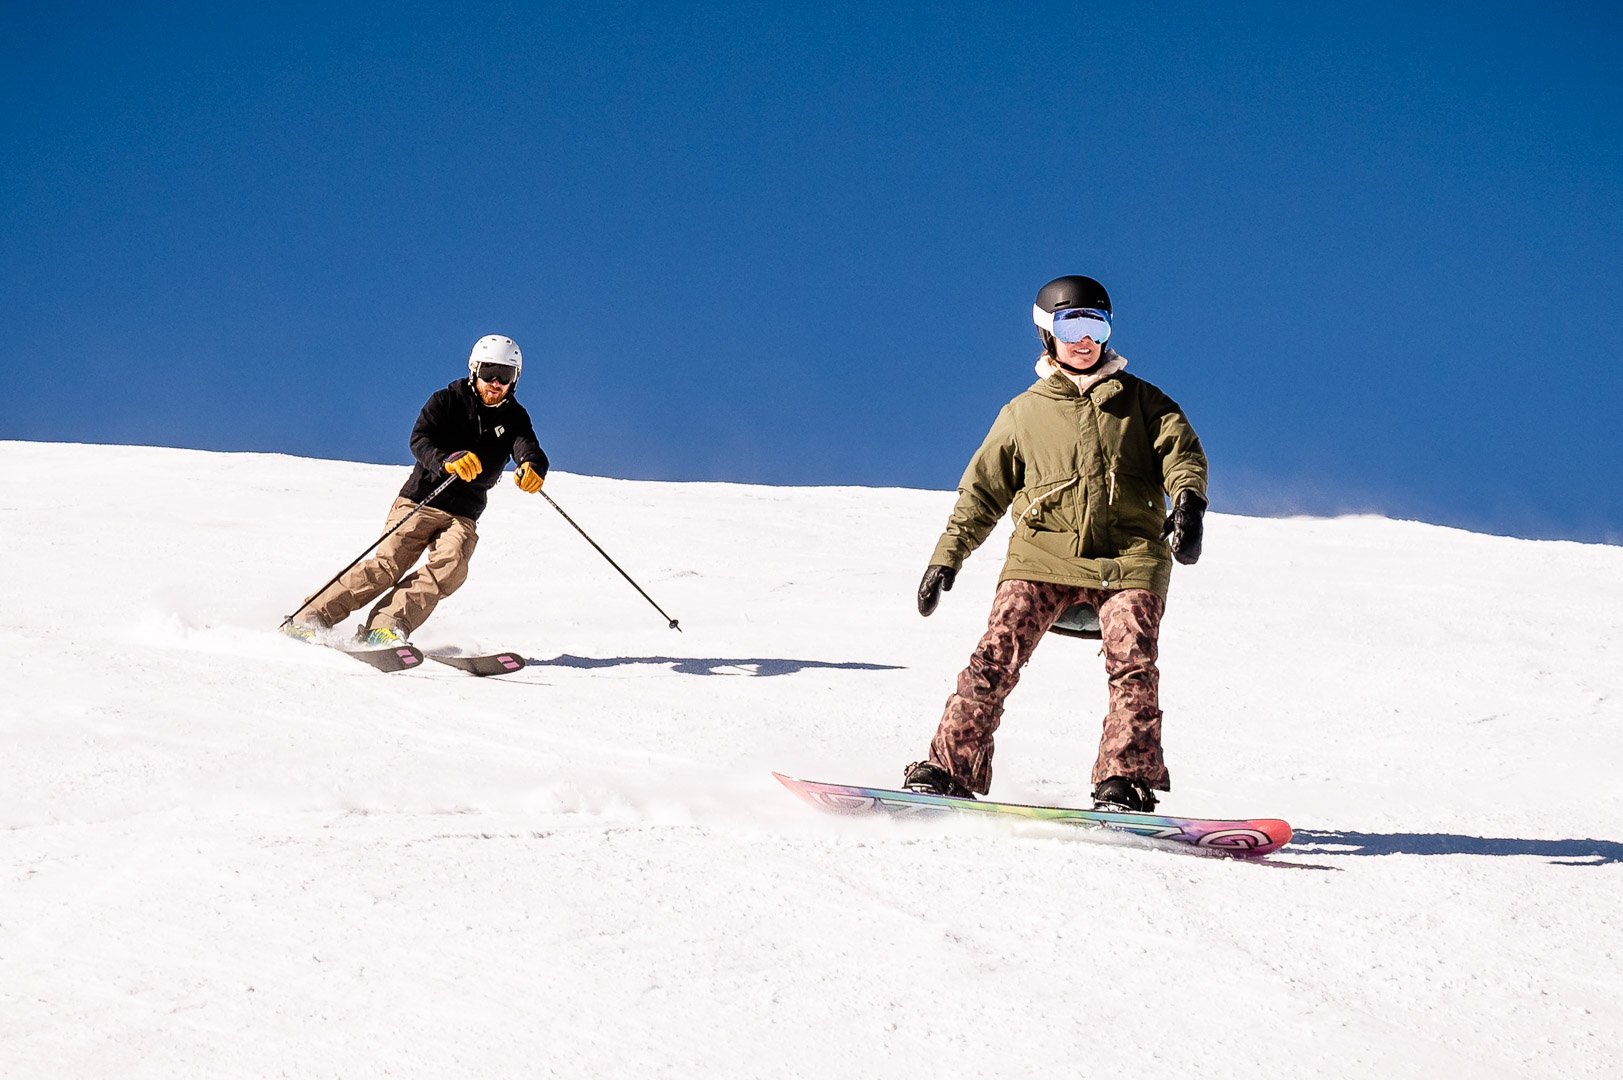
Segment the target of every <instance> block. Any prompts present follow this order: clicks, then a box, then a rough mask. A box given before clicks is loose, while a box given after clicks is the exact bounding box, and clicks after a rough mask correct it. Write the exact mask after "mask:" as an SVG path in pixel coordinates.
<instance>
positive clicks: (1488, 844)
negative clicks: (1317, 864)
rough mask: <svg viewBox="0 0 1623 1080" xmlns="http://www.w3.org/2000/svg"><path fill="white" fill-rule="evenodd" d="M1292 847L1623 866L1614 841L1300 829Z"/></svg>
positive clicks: (1622, 856)
mask: <svg viewBox="0 0 1623 1080" xmlns="http://www.w3.org/2000/svg"><path fill="white" fill-rule="evenodd" d="M1291 844H1292V846H1295V845H1298V844H1318V845H1324V846H1326V847H1330V848H1350V849H1351V850H1346V851H1323V852H1321V854H1325V855H1330V854H1335V855H1537V856H1539V857H1540V858H1545V859H1550V860H1552V861H1555V862H1558V863H1560V864H1562V865H1564V866H1604V865H1606V864H1608V863H1618V862H1623V844H1620V843H1617V842H1616V841H1613V840H1516V839H1512V838H1509V837H1497V836H1457V835H1455V834H1452V833H1359V832H1319V831H1315V830H1313V829H1297V830H1296V834H1295V836H1293V837H1292V838H1291Z"/></svg>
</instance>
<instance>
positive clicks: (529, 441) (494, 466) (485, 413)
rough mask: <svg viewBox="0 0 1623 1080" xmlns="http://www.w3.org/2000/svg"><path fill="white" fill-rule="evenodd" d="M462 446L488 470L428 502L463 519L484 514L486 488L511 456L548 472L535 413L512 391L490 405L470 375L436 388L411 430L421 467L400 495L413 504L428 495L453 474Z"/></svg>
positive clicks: (453, 483) (457, 482) (453, 484)
mask: <svg viewBox="0 0 1623 1080" xmlns="http://www.w3.org/2000/svg"><path fill="white" fill-rule="evenodd" d="M515 389H516V388H515ZM461 450H471V451H472V452H473V453H475V454H477V455H478V456H479V463H480V464H481V465H483V466H484V469H483V471H481V472H480V473H479V475H478V476H476V477H474V479H473V482H472V483H468V482H466V481H463V480H453V481H451V486H450V487H448V488H446V489H445V490H444V491H442V492H440V494H439V495H438V497H436V498H435V499H434V501H433V502H431V503H429V504H428V505H430V506H432V507H435V508H436V509H439V510H444V511H445V512H447V513H450V514H456V515H457V516H458V517H466V518H478V517H479V515H480V514H482V513H484V510H485V500H486V497H487V496H486V492H488V491H489V490H490V489H491V488H492V487H494V486H495V484H496V481H498V480H500V479H501V477H502V468H503V467H504V466H505V465H506V464H507V459H508V458H509V457H511V458H512V459H513V460H514V461H516V462H524V461H528V462H529V463H530V464H531V465H533V466H534V467H535V471H536V472H538V473H540V474H541V475H542V476H545V475H546V473H547V455H546V453H545V452H543V451H542V449H541V445H540V443H538V442H537V441H536V438H535V428H534V427H533V426H532V425H531V423H530V414H529V413H527V412H525V411H524V406H522V405H520V404H519V403H518V402H517V401H515V400H513V394H512V392H509V393H508V395H507V396H506V397H505V398H503V399H502V402H501V404H500V405H486V404H485V403H484V402H483V401H480V400H479V395H478V394H477V393H476V392H475V391H474V389H473V387H472V386H469V385H468V380H467V379H458V380H457V381H456V382H454V383H452V384H451V385H450V386H447V387H446V388H445V389H444V390H436V391H434V394H433V396H432V397H430V398H429V399H428V402H427V404H425V405H424V406H423V411H422V412H421V413H419V414H418V416H417V424H416V426H415V427H413V428H412V429H411V456H412V457H414V458H416V459H417V467H416V468H415V469H412V470H411V478H410V479H408V480H407V481H406V486H405V487H403V488H401V489H400V494H401V495H402V496H403V497H405V498H407V499H410V500H411V501H412V502H422V501H423V500H424V499H426V498H428V496H429V495H431V494H433V492H434V489H435V488H437V487H439V486H440V485H441V484H443V483H445V480H446V477H448V476H450V475H451V474H450V473H448V472H446V471H445V459H446V458H448V457H450V456H451V455H452V454H455V453H457V452H458V451H461Z"/></svg>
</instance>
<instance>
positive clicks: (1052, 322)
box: [1031, 304, 1110, 345]
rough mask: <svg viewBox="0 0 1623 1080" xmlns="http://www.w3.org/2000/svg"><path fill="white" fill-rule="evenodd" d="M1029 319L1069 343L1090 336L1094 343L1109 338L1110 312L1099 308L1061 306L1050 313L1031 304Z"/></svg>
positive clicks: (1099, 342) (1100, 343)
mask: <svg viewBox="0 0 1623 1080" xmlns="http://www.w3.org/2000/svg"><path fill="white" fill-rule="evenodd" d="M1031 321H1032V322H1034V323H1036V324H1037V325H1038V326H1040V327H1042V328H1043V329H1044V330H1047V331H1048V332H1049V333H1050V334H1053V335H1054V336H1055V337H1057V338H1059V339H1060V340H1061V341H1063V342H1065V343H1067V344H1070V345H1075V344H1076V343H1077V342H1079V341H1081V340H1082V339H1083V338H1092V339H1093V341H1094V344H1096V345H1103V344H1104V343H1105V342H1107V341H1109V340H1110V312H1108V311H1102V310H1100V309H1099V308H1061V309H1060V310H1058V311H1055V312H1052V313H1050V312H1047V311H1044V310H1043V309H1042V308H1041V307H1039V306H1037V305H1036V304H1033V305H1031Z"/></svg>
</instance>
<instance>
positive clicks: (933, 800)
mask: <svg viewBox="0 0 1623 1080" xmlns="http://www.w3.org/2000/svg"><path fill="white" fill-rule="evenodd" d="M772 775H773V776H775V777H777V778H778V780H779V781H780V782H781V783H782V784H783V786H784V787H786V788H788V789H789V790H790V791H792V792H794V793H795V794H796V795H798V796H799V797H800V798H801V799H803V800H805V801H806V802H808V803H810V804H811V805H812V806H815V807H817V808H818V809H819V810H827V811H829V812H831V813H835V814H864V815H866V814H887V815H890V816H892V817H912V816H916V815H925V814H1010V815H1014V816H1017V817H1023V818H1030V819H1033V820H1036V821H1053V822H1058V823H1060V824H1064V825H1081V826H1086V827H1090V828H1104V829H1113V830H1115V831H1117V832H1126V833H1132V834H1133V835H1135V836H1143V837H1147V838H1149V839H1151V840H1162V841H1171V842H1173V843H1178V844H1187V845H1188V846H1190V847H1193V848H1198V849H1200V850H1201V851H1204V852H1208V853H1211V854H1215V855H1236V856H1242V857H1247V858H1250V857H1254V856H1258V855H1267V854H1269V853H1271V852H1275V851H1278V850H1279V849H1280V848H1282V847H1284V846H1285V845H1286V844H1288V843H1290V838H1291V827H1290V826H1289V825H1288V824H1286V823H1285V822H1283V821H1280V820H1278V819H1277V818H1251V819H1245V820H1239V821H1215V820H1208V819H1204V818H1186V817H1170V816H1168V815H1165V814H1127V813H1116V812H1114V811H1110V810H1082V809H1077V808H1073V807H1066V806H1027V805H1025V804H1023V803H1005V802H991V801H987V800H981V799H955V798H952V797H950V796H947V795H926V794H923V793H922V792H917V791H895V790H892V789H889V788H869V787H855V786H852V785H850V784H828V783H823V782H821V781H817V780H797V779H795V778H794V777H792V776H785V775H783V774H782V773H777V772H775V773H773V774H772Z"/></svg>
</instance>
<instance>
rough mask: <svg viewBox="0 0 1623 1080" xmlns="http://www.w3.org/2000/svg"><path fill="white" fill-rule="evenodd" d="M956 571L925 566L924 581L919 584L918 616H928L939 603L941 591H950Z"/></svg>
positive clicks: (944, 567) (946, 567)
mask: <svg viewBox="0 0 1623 1080" xmlns="http://www.w3.org/2000/svg"><path fill="white" fill-rule="evenodd" d="M957 576H958V571H956V570H954V569H953V568H952V567H950V566H933V565H932V566H927V567H925V568H924V580H923V581H921V582H919V614H920V615H928V614H930V612H932V611H934V610H935V606H936V605H937V604H939V603H940V602H941V590H942V589H946V590H947V591H948V592H951V591H952V580H953V578H955V577H957Z"/></svg>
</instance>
